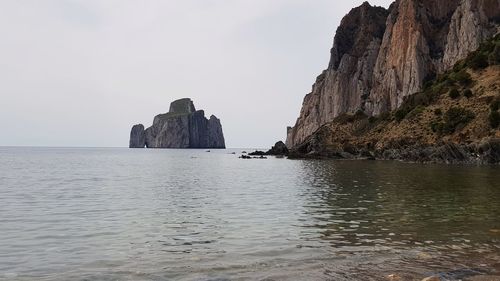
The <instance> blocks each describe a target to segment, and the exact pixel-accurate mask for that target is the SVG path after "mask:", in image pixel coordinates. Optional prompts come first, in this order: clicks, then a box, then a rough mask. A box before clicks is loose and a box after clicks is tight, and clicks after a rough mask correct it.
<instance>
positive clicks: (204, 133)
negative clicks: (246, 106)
mask: <svg viewBox="0 0 500 281" xmlns="http://www.w3.org/2000/svg"><path fill="white" fill-rule="evenodd" d="M129 147H130V148H144V147H147V148H225V147H226V145H225V141H224V134H223V133H222V125H221V122H220V120H219V119H218V118H217V117H215V116H214V115H212V116H210V118H209V119H207V118H206V117H205V112H204V111H203V110H196V109H195V107H194V104H193V102H192V101H191V99H189V98H185V99H180V100H176V101H174V102H172V103H171V104H170V110H169V112H167V113H165V114H160V115H157V116H156V117H155V118H154V120H153V125H152V126H151V127H149V128H147V129H144V126H143V125H142V124H138V125H135V126H133V127H132V130H131V132H130V142H129Z"/></svg>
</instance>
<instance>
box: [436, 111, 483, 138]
mask: <svg viewBox="0 0 500 281" xmlns="http://www.w3.org/2000/svg"><path fill="white" fill-rule="evenodd" d="M474 118H475V115H474V113H473V112H472V111H470V110H467V109H465V108H461V107H452V108H450V109H448V110H447V111H446V112H445V114H444V116H443V122H439V121H433V122H431V124H430V127H431V129H432V131H433V132H436V133H440V134H452V133H454V132H455V131H456V130H457V129H459V128H460V127H463V126H465V125H467V123H469V122H470V121H471V120H472V119H474Z"/></svg>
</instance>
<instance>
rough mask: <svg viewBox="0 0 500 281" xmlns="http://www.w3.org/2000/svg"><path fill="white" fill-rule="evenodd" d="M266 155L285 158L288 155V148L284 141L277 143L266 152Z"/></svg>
mask: <svg viewBox="0 0 500 281" xmlns="http://www.w3.org/2000/svg"><path fill="white" fill-rule="evenodd" d="M266 155H275V156H284V155H288V147H286V145H285V143H284V142H282V141H279V142H277V143H276V144H274V146H273V147H271V149H270V150H268V151H267V152H266Z"/></svg>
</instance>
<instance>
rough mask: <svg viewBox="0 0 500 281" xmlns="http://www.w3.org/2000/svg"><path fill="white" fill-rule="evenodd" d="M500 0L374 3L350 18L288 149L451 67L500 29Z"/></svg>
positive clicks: (391, 103) (379, 107)
mask: <svg viewBox="0 0 500 281" xmlns="http://www.w3.org/2000/svg"><path fill="white" fill-rule="evenodd" d="M499 18H500V1H499V0H442V1H441V0H440V1H434V0H397V1H395V2H394V3H393V4H392V5H391V6H390V8H389V9H388V10H385V9H384V8H380V7H372V6H370V5H369V4H368V3H367V2H365V3H363V5H361V6H360V7H357V8H355V9H353V10H352V11H351V12H350V13H349V14H348V15H347V16H346V17H344V19H343V20H342V22H341V24H340V26H339V28H338V29H337V33H336V35H335V39H334V44H333V48H332V51H331V59H330V63H329V66H328V68H327V70H325V71H324V72H323V73H322V74H321V75H320V76H319V77H318V78H317V79H316V83H315V84H314V85H313V88H312V92H311V93H310V94H308V95H307V96H306V97H305V98H304V102H303V105H302V110H301V112H300V116H299V118H298V119H297V122H296V124H295V126H294V127H293V128H289V129H288V135H287V146H288V147H294V146H297V145H299V144H301V143H302V142H303V141H304V140H305V139H306V138H307V137H308V136H310V135H311V134H312V133H314V132H315V131H316V130H318V129H319V128H320V127H321V126H322V125H324V124H326V123H328V122H331V121H332V120H334V119H335V118H336V117H337V116H339V115H341V114H344V113H351V114H352V113H355V112H358V111H359V112H362V113H364V114H366V115H368V116H378V115H380V114H383V113H385V112H389V111H391V110H395V109H397V108H399V107H400V106H401V104H402V103H403V101H404V100H405V98H406V97H408V96H410V95H413V94H415V93H417V92H418V91H420V90H421V89H422V86H423V84H424V83H425V82H426V81H427V80H429V79H432V78H433V77H435V76H436V75H437V74H440V73H443V72H444V71H445V70H447V69H449V68H450V67H451V66H452V65H453V64H455V63H456V62H457V61H458V60H460V59H463V58H464V57H465V56H467V54H468V53H470V52H471V51H473V50H475V49H476V48H477V47H478V46H479V44H480V43H481V42H483V41H484V40H485V39H486V38H489V37H491V36H492V35H494V34H495V33H496V32H497V31H498V26H499Z"/></svg>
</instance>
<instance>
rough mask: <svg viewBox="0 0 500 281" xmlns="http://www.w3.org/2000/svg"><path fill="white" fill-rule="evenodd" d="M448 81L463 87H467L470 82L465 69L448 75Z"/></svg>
mask: <svg viewBox="0 0 500 281" xmlns="http://www.w3.org/2000/svg"><path fill="white" fill-rule="evenodd" d="M450 79H451V80H453V81H454V82H457V83H460V84H461V85H464V86H466V85H469V84H470V83H471V82H472V78H471V76H470V74H469V73H468V72H467V71H466V70H465V69H462V70H460V71H458V72H452V73H451V74H450Z"/></svg>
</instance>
